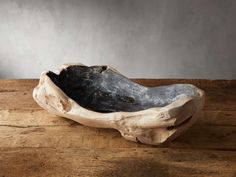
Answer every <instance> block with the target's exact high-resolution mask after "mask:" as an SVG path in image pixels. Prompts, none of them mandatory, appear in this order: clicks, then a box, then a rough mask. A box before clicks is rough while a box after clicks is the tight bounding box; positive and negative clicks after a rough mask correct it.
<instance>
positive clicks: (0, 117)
mask: <svg viewBox="0 0 236 177" xmlns="http://www.w3.org/2000/svg"><path fill="white" fill-rule="evenodd" d="M235 117H236V112H233V111H230V112H228V111H226V112H219V111H218V112H217V111H203V112H202V114H200V118H199V120H198V121H197V122H196V124H195V125H194V126H193V127H191V128H190V129H189V130H188V131H187V132H185V133H184V134H183V135H181V136H180V137H179V138H177V139H176V140H175V141H173V142H172V143H170V144H167V145H165V146H164V147H178V148H207V149H224V150H236V141H235V139H236V119H235ZM0 147H54V148H55V147H64V148H68V147H83V148H93V147H96V148H117V147H126V148H132V147H148V146H146V145H141V144H138V143H133V142H129V141H126V140H125V139H124V138H122V137H121V135H120V133H119V132H117V131H116V130H111V129H96V128H91V127H86V126H83V125H80V124H77V123H75V122H73V121H69V120H67V119H64V118H60V117H56V116H53V115H50V114H49V113H47V112H46V111H44V110H34V111H31V112H30V111H27V110H21V111H19V110H10V111H9V110H4V111H3V110H1V111H0Z"/></svg>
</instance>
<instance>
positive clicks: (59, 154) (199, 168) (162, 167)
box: [0, 148, 236, 177]
mask: <svg viewBox="0 0 236 177" xmlns="http://www.w3.org/2000/svg"><path fill="white" fill-rule="evenodd" d="M9 165H10V166H9ZM235 175H236V152H228V151H208V150H179V149H165V148H163V149H158V148H144V149H137V148H132V149H125V148H119V149H78V148H68V149H52V148H12V149H8V148H1V149H0V176H6V177H15V176H31V177H36V176H37V177H39V176H40V177H41V176H48V177H51V176H53V177H54V176H58V177H62V176H63V177H64V176H77V177H111V176H122V177H132V176H135V177H167V176H171V177H179V176H183V177H190V176H192V177H205V176H212V177H219V176H224V177H233V176H235Z"/></svg>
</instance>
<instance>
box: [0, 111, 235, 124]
mask: <svg viewBox="0 0 236 177" xmlns="http://www.w3.org/2000/svg"><path fill="white" fill-rule="evenodd" d="M0 120H1V121H0V126H4V125H6V126H7V125H9V126H19V127H32V126H53V125H55V126H61V125H71V124H77V123H76V122H74V121H71V120H69V119H64V118H62V117H58V116H55V115H53V114H49V113H48V112H47V111H45V110H43V109H29V110H27V109H20V110H18V109H13V110H12V109H10V110H8V109H2V110H0ZM196 124H204V125H219V126H236V111H207V110H204V111H201V112H200V115H199V118H198V121H197V122H196Z"/></svg>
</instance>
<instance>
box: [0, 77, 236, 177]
mask: <svg viewBox="0 0 236 177" xmlns="http://www.w3.org/2000/svg"><path fill="white" fill-rule="evenodd" d="M135 81H137V82H139V83H141V84H144V85H146V86H158V85H166V84H173V83H192V84H195V85H196V86H198V87H200V88H202V89H203V90H205V91H206V103H205V107H204V110H203V111H202V112H201V114H200V118H199V119H198V121H197V123H196V124H195V125H194V126H193V127H191V128H190V129H189V130H188V131H186V132H185V133H184V134H182V135H181V136H180V137H178V138H177V139H176V140H174V141H173V142H171V143H169V144H166V145H163V146H160V147H155V146H148V145H142V144H139V143H135V142H130V141H126V140H125V139H124V138H122V137H121V135H120V133H119V132H117V131H116V130H112V129H97V128H91V127H86V126H83V125H80V124H78V123H76V122H73V121H70V120H66V119H63V118H61V117H56V116H54V115H51V114H49V113H47V112H46V111H45V110H43V109H41V108H40V107H39V106H38V105H37V104H36V103H35V102H34V100H33V99H32V96H31V95H32V89H33V87H35V86H36V85H37V83H38V80H1V81H0V177H3V176H4V177H9V176H17V177H21V176H22V177H23V176H39V177H48V176H63V177H73V176H79V177H87V176H88V177H112V176H114V177H156V176H158V177H159V176H160V177H166V176H170V177H175V176H176V177H179V176H186V177H189V176H194V177H196V176H199V177H203V176H217V177H218V176H222V177H235V176H236V80H231V81H224V80H218V81H210V80H154V79H136V80H135Z"/></svg>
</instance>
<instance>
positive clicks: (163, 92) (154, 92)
mask: <svg viewBox="0 0 236 177" xmlns="http://www.w3.org/2000/svg"><path fill="white" fill-rule="evenodd" d="M47 75H48V76H49V77H50V78H51V80H52V81H53V82H54V83H55V84H56V85H57V86H58V87H59V88H60V89H61V90H62V91H63V92H64V93H66V94H67V96H69V97H70V98H71V99H73V100H74V101H76V102H77V103H78V104H79V105H80V106H82V107H84V108H86V109H89V110H93V111H96V112H117V111H126V112H132V111H139V110H144V109H147V108H152V107H163V106H166V105H168V104H170V103H172V102H173V101H175V100H177V99H179V98H180V97H184V96H195V95H196V94H197V93H196V89H194V87H191V86H190V85H183V84H175V85H169V86H160V87H144V86H142V85H140V84H137V83H135V82H133V81H131V80H129V79H128V78H126V77H124V76H123V75H120V74H118V73H116V72H114V71H113V70H111V69H109V68H107V67H106V66H91V67H87V66H69V67H68V68H66V69H64V70H62V71H61V72H60V74H59V75H57V74H55V73H53V72H51V71H50V72H48V73H47Z"/></svg>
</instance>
